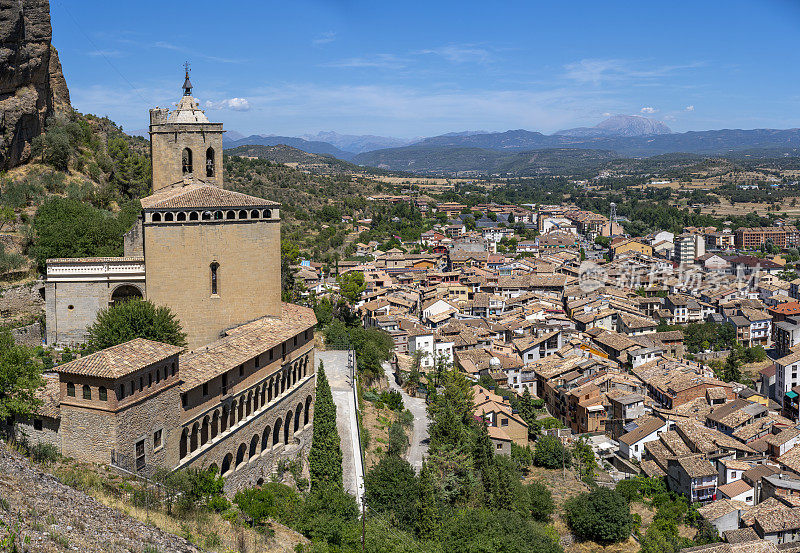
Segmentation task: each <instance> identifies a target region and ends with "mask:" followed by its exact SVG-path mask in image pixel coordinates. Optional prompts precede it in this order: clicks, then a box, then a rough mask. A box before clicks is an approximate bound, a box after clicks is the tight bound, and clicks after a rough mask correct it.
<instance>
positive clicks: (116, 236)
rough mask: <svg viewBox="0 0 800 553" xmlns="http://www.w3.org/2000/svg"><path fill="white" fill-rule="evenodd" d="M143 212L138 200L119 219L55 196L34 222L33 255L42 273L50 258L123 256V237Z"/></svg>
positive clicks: (128, 206)
mask: <svg viewBox="0 0 800 553" xmlns="http://www.w3.org/2000/svg"><path fill="white" fill-rule="evenodd" d="M140 210H141V206H140V204H139V202H138V201H137V202H135V203H130V204H127V205H126V206H125V208H124V209H123V210H122V211H121V212H120V213H119V214H118V215H117V216H116V217H115V216H112V215H111V214H109V213H106V212H103V211H101V210H99V209H96V208H94V207H92V206H90V205H86V204H84V203H82V202H80V201H78V200H73V199H69V198H59V197H51V198H50V199H48V200H47V201H45V202H44V203H43V204H42V205H41V206H39V209H38V210H37V211H36V217H34V219H33V232H34V242H33V246H32V247H31V253H32V254H33V256H34V257H35V258H36V261H37V263H38V265H39V269H40V270H42V271H43V270H44V267H45V261H46V260H47V259H48V258H55V257H114V256H119V255H122V235H123V234H124V233H125V232H127V231H128V230H129V229H130V228H131V226H132V225H133V223H134V222H135V221H136V217H137V216H138V213H139V211H140Z"/></svg>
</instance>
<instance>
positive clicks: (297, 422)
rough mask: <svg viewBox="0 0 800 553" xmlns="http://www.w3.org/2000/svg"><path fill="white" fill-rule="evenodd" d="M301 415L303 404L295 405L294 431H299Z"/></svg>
mask: <svg viewBox="0 0 800 553" xmlns="http://www.w3.org/2000/svg"><path fill="white" fill-rule="evenodd" d="M302 414H303V402H300V403H298V404H297V407H296V408H295V410H294V431H295V432H297V431H298V430H300V415H302Z"/></svg>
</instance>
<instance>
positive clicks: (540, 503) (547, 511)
mask: <svg viewBox="0 0 800 553" xmlns="http://www.w3.org/2000/svg"><path fill="white" fill-rule="evenodd" d="M520 499H521V501H520V506H521V507H522V509H521V512H520V514H522V515H525V516H529V517H531V518H532V519H533V520H537V521H539V522H547V521H549V520H550V515H552V514H553V512H554V511H555V503H554V502H553V494H551V493H550V488H548V487H547V486H545V485H544V484H543V483H541V482H538V481H533V482H531V483H530V484H526V485H525V486H523V487H522V490H521V493H520Z"/></svg>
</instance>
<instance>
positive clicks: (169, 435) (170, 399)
mask: <svg viewBox="0 0 800 553" xmlns="http://www.w3.org/2000/svg"><path fill="white" fill-rule="evenodd" d="M116 425H117V431H116V434H117V442H116V449H115V454H116V455H117V456H118V458H121V459H125V460H126V461H128V462H129V466H125V465H122V464H121V465H120V466H122V467H123V468H125V469H126V470H129V471H131V472H136V465H135V460H136V443H137V442H138V441H140V440H143V441H144V446H145V463H146V464H147V466H148V467H151V468H152V467H164V468H172V467H174V466H175V465H176V464H178V447H177V444H178V441H179V440H180V388H179V387H178V386H177V385H172V386H169V387H167V388H166V389H163V390H161V391H160V392H159V393H157V394H155V395H153V396H149V397H147V398H145V399H144V400H142V401H139V402H136V403H134V404H133V405H131V406H130V407H128V408H126V409H123V410H122V411H120V412H119V413H117V419H116ZM157 431H160V432H161V445H160V446H159V447H157V448H156V447H155V443H154V435H155V433H156V432H157ZM149 472H152V471H149Z"/></svg>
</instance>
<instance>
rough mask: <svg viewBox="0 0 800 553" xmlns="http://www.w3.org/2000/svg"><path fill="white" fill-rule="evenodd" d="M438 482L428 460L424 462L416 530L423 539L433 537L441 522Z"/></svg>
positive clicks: (420, 475) (417, 504)
mask: <svg viewBox="0 0 800 553" xmlns="http://www.w3.org/2000/svg"><path fill="white" fill-rule="evenodd" d="M436 503H437V502H436V482H435V476H434V474H433V469H432V467H431V465H430V464H429V463H428V462H427V461H423V462H422V469H421V470H420V473H419V497H418V498H417V503H416V521H415V525H414V530H415V531H416V533H417V537H419V539H421V540H430V539H433V537H434V536H435V534H436V532H437V531H438V530H439V525H440V524H441V516H440V514H439V509H438V506H437V504H436Z"/></svg>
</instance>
